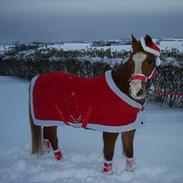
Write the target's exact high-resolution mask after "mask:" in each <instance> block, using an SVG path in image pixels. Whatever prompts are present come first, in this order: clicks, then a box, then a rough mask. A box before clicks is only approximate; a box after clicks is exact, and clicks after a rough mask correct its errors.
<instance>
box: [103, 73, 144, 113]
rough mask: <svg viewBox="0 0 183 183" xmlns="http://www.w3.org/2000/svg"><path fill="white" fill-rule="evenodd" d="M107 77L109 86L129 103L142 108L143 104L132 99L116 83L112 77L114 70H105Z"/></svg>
mask: <svg viewBox="0 0 183 183" xmlns="http://www.w3.org/2000/svg"><path fill="white" fill-rule="evenodd" d="M105 79H106V82H107V84H108V86H109V88H110V89H111V90H112V91H113V92H114V93H115V94H116V95H117V96H118V97H119V98H120V99H121V100H123V101H125V102H126V103H127V104H129V105H131V106H132V107H135V108H137V109H140V110H141V109H142V108H143V106H142V105H141V104H140V103H138V102H136V101H135V100H133V99H131V98H130V97H129V96H127V95H126V94H125V93H123V92H122V91H121V90H120V89H119V88H118V87H117V86H116V84H115V83H114V81H113V78H112V71H111V70H110V71H107V72H105Z"/></svg>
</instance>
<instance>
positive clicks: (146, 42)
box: [140, 35, 161, 66]
mask: <svg viewBox="0 0 183 183" xmlns="http://www.w3.org/2000/svg"><path fill="white" fill-rule="evenodd" d="M140 42H141V45H142V47H143V49H144V50H145V51H147V52H149V53H151V54H153V55H155V56H156V66H159V65H160V64H161V60H160V58H159V57H160V51H161V50H160V48H159V47H158V45H157V44H156V43H155V42H153V41H152V39H151V37H150V36H148V35H145V37H141V38H140Z"/></svg>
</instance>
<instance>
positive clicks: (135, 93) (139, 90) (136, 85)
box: [129, 52, 147, 100]
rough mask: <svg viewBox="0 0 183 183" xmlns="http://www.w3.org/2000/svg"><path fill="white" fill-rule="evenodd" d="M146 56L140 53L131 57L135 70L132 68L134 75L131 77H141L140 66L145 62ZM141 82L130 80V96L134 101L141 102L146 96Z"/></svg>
mask: <svg viewBox="0 0 183 183" xmlns="http://www.w3.org/2000/svg"><path fill="white" fill-rule="evenodd" d="M146 57H147V55H146V54H144V53H142V52H138V53H136V54H134V55H133V57H132V59H133V61H134V63H135V68H134V74H133V75H141V74H142V64H143V62H144V61H145V59H146ZM142 83H143V81H141V80H136V79H134V80H131V81H130V89H129V91H130V95H131V97H132V98H134V99H136V100H141V99H144V98H145V95H146V91H145V87H144V86H145V83H144V84H142Z"/></svg>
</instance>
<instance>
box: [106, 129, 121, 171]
mask: <svg viewBox="0 0 183 183" xmlns="http://www.w3.org/2000/svg"><path fill="white" fill-rule="evenodd" d="M117 137H118V133H108V132H103V142H104V149H103V153H104V159H105V163H104V167H103V171H104V172H111V171H112V159H113V155H114V147H115V143H116V139H117Z"/></svg>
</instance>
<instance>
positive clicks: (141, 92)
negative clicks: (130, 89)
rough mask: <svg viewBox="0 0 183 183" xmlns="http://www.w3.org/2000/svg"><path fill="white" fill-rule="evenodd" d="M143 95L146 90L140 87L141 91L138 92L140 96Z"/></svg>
mask: <svg viewBox="0 0 183 183" xmlns="http://www.w3.org/2000/svg"><path fill="white" fill-rule="evenodd" d="M142 95H144V91H143V89H140V90H139V92H138V93H137V96H138V97H140V96H142Z"/></svg>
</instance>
